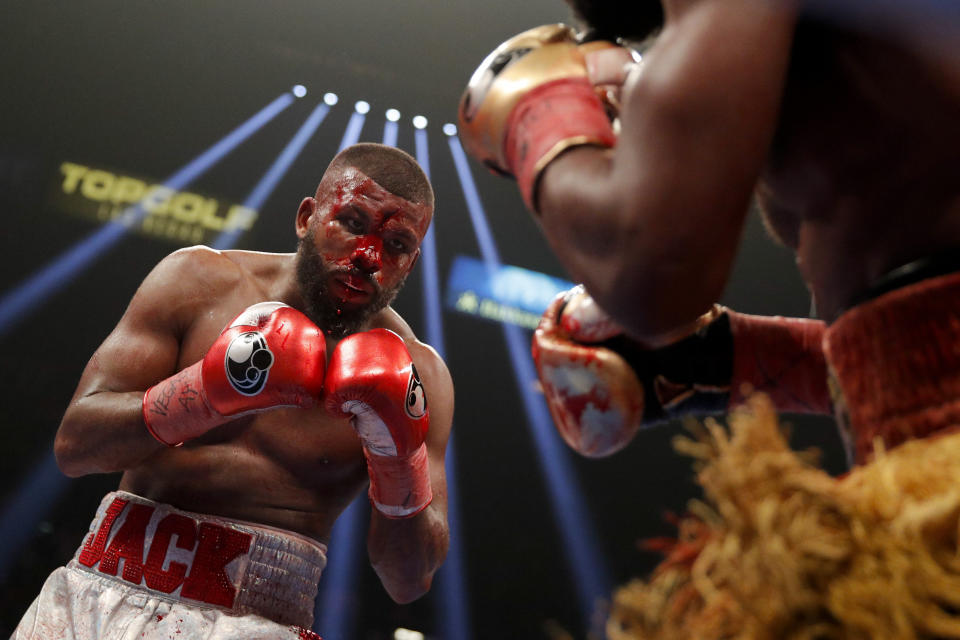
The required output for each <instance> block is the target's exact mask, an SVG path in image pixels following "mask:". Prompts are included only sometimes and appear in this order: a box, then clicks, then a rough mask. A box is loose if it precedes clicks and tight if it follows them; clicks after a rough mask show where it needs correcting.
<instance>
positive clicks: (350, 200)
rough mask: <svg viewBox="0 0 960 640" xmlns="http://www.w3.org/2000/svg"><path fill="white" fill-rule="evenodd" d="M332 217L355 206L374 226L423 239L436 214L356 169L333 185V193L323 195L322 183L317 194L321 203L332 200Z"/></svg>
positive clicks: (342, 176)
mask: <svg viewBox="0 0 960 640" xmlns="http://www.w3.org/2000/svg"><path fill="white" fill-rule="evenodd" d="M331 196H332V199H331V201H329V202H328V203H326V204H327V205H328V206H329V214H328V215H329V216H333V215H336V214H337V212H339V211H340V210H342V209H343V208H344V207H350V206H355V207H357V208H358V209H360V210H361V211H363V212H365V213H366V214H367V215H369V216H370V217H371V223H372V224H373V225H374V226H382V227H387V226H391V227H405V228H407V229H409V230H410V231H411V232H412V233H414V234H415V235H416V236H417V239H418V240H421V239H423V236H424V235H426V233H427V228H428V227H429V226H430V220H431V219H432V217H433V216H432V214H433V212H432V211H431V208H430V207H429V206H427V205H425V204H422V203H418V202H411V201H410V200H407V199H405V198H402V197H401V196H398V195H396V194H395V193H392V192H390V191H387V190H386V189H384V188H383V187H381V186H380V185H379V184H378V183H377V182H376V181H375V180H374V179H373V178H370V177H369V176H367V175H366V174H365V173H363V172H362V171H360V170H358V169H356V168H354V167H347V168H345V169H344V170H343V171H342V172H341V173H340V175H339V176H337V177H336V179H335V181H334V183H333V189H332V190H331V193H329V194H324V193H323V183H321V187H320V188H318V190H317V199H318V200H320V201H321V202H322V201H323V199H325V198H331Z"/></svg>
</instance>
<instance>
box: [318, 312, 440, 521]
mask: <svg viewBox="0 0 960 640" xmlns="http://www.w3.org/2000/svg"><path fill="white" fill-rule="evenodd" d="M326 389H327V392H326V393H327V395H326V402H325V405H326V408H327V411H329V412H330V413H332V414H333V415H335V416H338V417H341V418H350V419H351V422H352V423H353V426H354V428H355V429H356V430H357V434H358V435H359V436H360V440H361V441H362V442H363V453H364V455H365V456H366V458H367V469H368V471H369V474H370V500H371V501H372V502H373V505H374V506H375V507H376V508H377V509H378V510H379V511H380V512H381V513H383V514H384V515H386V516H387V517H390V518H408V517H410V516H413V515H415V514H417V513H419V512H420V511H422V510H423V509H425V508H426V507H427V505H428V504H430V501H431V500H432V499H433V492H432V490H431V488H430V474H429V470H428V468H427V446H426V444H425V443H424V438H426V435H427V428H428V426H429V424H430V415H429V412H428V411H427V399H426V395H425V394H424V390H423V384H422V383H421V382H420V377H419V376H418V375H417V369H416V367H414V366H413V360H412V359H411V358H410V353H409V352H408V351H407V347H406V345H405V344H404V342H403V339H402V338H401V337H400V336H398V335H397V334H395V333H394V332H392V331H388V330H386V329H373V330H371V331H366V332H363V333H355V334H353V335H351V336H348V337H346V338H344V339H343V340H341V341H340V343H339V344H338V345H337V347H336V348H335V349H334V350H333V355H332V356H331V357H330V366H329V368H328V371H327V378H326Z"/></svg>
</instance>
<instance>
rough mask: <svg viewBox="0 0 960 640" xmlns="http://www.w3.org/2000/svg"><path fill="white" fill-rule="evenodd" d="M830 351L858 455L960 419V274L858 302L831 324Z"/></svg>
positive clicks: (827, 344)
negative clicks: (877, 442)
mask: <svg viewBox="0 0 960 640" xmlns="http://www.w3.org/2000/svg"><path fill="white" fill-rule="evenodd" d="M824 352H825V354H826V356H827V361H828V363H829V366H830V370H831V375H832V377H833V379H834V382H835V385H836V387H837V389H838V391H839V393H840V398H839V400H840V401H841V403H842V404H843V405H845V410H846V413H847V415H848V417H849V427H850V430H851V435H852V438H853V443H854V447H855V449H856V455H857V459H858V461H864V460H866V459H869V457H870V455H871V453H872V452H873V447H874V439H875V438H880V439H881V440H882V441H883V444H884V445H885V446H887V447H888V448H889V447H893V446H896V445H897V444H900V443H901V442H904V441H905V440H908V439H911V438H922V437H925V436H927V435H930V434H932V433H935V432H938V431H941V430H944V429H948V428H952V427H956V426H958V425H960V274H950V275H946V276H940V277H937V278H931V279H929V280H923V281H921V282H918V283H916V284H912V285H910V286H907V287H903V288H901V289H896V290H894V291H891V292H889V293H886V294H884V295H882V296H880V297H878V298H875V299H873V300H870V301H868V302H866V303H864V304H862V305H860V306H857V307H854V308H853V309H851V310H850V311H847V312H846V313H844V314H843V315H841V316H840V317H839V318H838V319H837V321H836V322H834V323H833V324H832V325H831V326H830V327H828V328H827V331H826V335H825V336H824Z"/></svg>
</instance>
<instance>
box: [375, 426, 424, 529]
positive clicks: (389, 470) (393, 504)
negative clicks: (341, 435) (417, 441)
mask: <svg viewBox="0 0 960 640" xmlns="http://www.w3.org/2000/svg"><path fill="white" fill-rule="evenodd" d="M363 453H364V455H365V456H366V457H367V471H368V473H369V474H370V491H369V495H370V502H372V503H373V506H374V507H376V509H377V511H379V512H380V513H382V514H383V515H385V516H387V517H388V518H409V517H411V516H414V515H416V514H418V513H420V512H421V511H423V510H424V509H426V508H427V505H429V504H430V502H431V501H432V500H433V490H432V489H431V487H430V469H429V464H428V458H427V445H426V444H421V445H420V447H419V448H417V449H416V450H415V451H414V452H413V453H410V454H408V455H406V456H378V455H377V454H375V453H370V451H368V450H367V448H366V447H364V449H363Z"/></svg>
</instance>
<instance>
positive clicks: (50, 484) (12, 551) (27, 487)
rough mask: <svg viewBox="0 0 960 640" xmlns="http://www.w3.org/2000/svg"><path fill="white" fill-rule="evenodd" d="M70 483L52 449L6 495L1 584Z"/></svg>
mask: <svg viewBox="0 0 960 640" xmlns="http://www.w3.org/2000/svg"><path fill="white" fill-rule="evenodd" d="M51 449H52V447H51ZM69 484H70V479H69V478H67V477H66V476H65V475H63V474H62V473H60V469H59V468H58V467H57V459H56V458H55V457H54V455H53V451H52V450H51V451H50V452H49V453H48V454H47V455H45V456H43V458H41V460H40V462H39V463H37V465H36V466H35V467H34V469H33V470H32V471H31V472H30V474H29V475H28V476H27V477H26V478H25V479H23V480H21V484H20V487H19V488H17V490H16V491H14V492H13V494H12V495H11V496H10V497H9V498H8V499H7V502H6V504H4V505H3V512H2V516H0V536H3V537H2V538H0V540H4V544H3V545H0V584H7V578H8V576H9V575H10V570H11V569H12V568H13V565H14V564H15V563H16V561H17V560H18V559H19V557H20V553H21V551H22V550H23V548H24V547H26V546H27V544H29V543H30V540H31V539H32V538H33V536H34V535H35V534H36V532H37V527H38V525H39V524H40V522H42V521H43V520H44V518H46V517H47V515H48V514H49V513H50V511H52V510H53V507H54V505H56V504H57V500H59V498H60V496H61V495H62V494H63V492H64V490H65V489H66V487H67V486H68V485H69Z"/></svg>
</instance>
